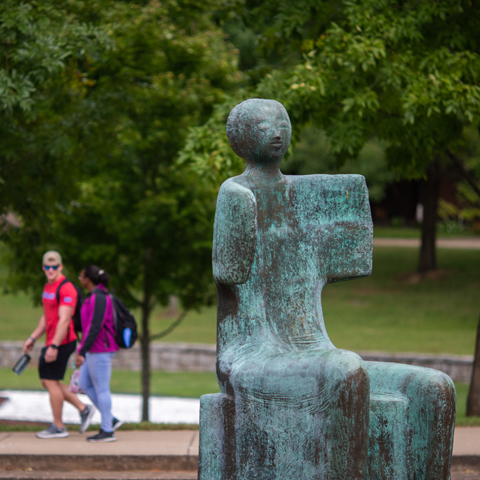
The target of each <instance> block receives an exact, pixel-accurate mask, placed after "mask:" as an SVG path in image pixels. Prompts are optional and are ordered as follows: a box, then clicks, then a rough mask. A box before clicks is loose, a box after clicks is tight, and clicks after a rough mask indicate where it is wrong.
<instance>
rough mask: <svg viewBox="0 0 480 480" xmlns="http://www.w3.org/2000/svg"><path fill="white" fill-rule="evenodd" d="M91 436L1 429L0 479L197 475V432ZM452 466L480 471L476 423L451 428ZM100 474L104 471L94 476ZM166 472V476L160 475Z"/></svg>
mask: <svg viewBox="0 0 480 480" xmlns="http://www.w3.org/2000/svg"><path fill="white" fill-rule="evenodd" d="M89 434H91V433H87V434H83V435H80V434H78V433H77V432H72V433H71V434H70V436H69V437H68V438H62V439H50V440H40V439H37V438H36V437H35V434H34V433H30V432H29V433H25V432H13V433H12V432H2V433H0V479H4V478H13V477H12V476H11V474H12V471H17V472H23V473H22V475H23V476H18V475H17V477H15V478H37V477H35V473H34V472H35V471H37V472H40V471H42V472H45V471H49V472H52V473H51V474H50V477H51V478H60V477H59V475H60V472H70V473H72V472H80V473H81V472H88V471H90V472H93V471H95V472H96V473H95V478H127V477H122V476H121V475H118V473H119V472H124V473H125V472H133V473H135V472H137V474H139V475H140V477H135V476H134V475H132V473H130V474H129V475H128V478H145V479H146V478H158V479H160V478H169V479H170V478H172V479H173V478H181V479H194V478H196V470H197V465H198V431H195V430H183V431H155V432H151V431H125V432H122V431H121V429H120V431H118V432H116V435H117V438H118V441H117V442H112V443H101V444H95V443H93V444H92V443H88V442H87V441H86V440H85V439H86V437H87V435H89ZM454 468H457V469H458V468H463V469H464V470H465V471H467V472H468V471H469V470H468V469H471V472H472V473H473V472H474V471H475V472H479V471H480V427H458V428H456V429H455V437H454V446H453V462H452V470H453V469H454ZM9 472H10V473H9ZM53 472H57V473H56V474H54V473H53ZM98 472H101V473H102V474H101V475H99V474H98V475H97V473H98ZM109 472H115V475H113V476H112V473H109ZM141 472H144V473H141ZM148 472H151V475H150V473H148ZM152 472H153V473H152ZM147 473H148V475H147ZM72 474H73V473H72ZM164 474H165V475H167V474H168V475H167V476H164V477H162V476H161V475H164ZM9 475H10V476H9ZM62 475H63V476H62V477H61V478H68V475H67V474H65V473H62ZM66 475H67V476H66ZM82 475H83V474H82ZM85 475H86V476H85V478H91V477H88V475H87V473H85ZM102 475H103V476H102ZM109 475H110V476H109ZM149 475H150V476H149ZM175 475H178V476H177V477H175ZM75 478H83V477H82V476H81V475H80V476H79V475H76V476H75ZM469 478H472V480H473V478H474V477H469Z"/></svg>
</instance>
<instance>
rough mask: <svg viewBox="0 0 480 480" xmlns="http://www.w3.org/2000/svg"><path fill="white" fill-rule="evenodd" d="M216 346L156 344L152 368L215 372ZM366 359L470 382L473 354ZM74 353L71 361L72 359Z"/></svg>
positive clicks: (5, 358)
mask: <svg viewBox="0 0 480 480" xmlns="http://www.w3.org/2000/svg"><path fill="white" fill-rule="evenodd" d="M22 346H23V342H0V367H2V368H12V367H13V365H15V362H16V361H17V360H18V359H19V358H20V356H21V355H22ZM40 348H41V345H35V348H34V350H33V353H32V354H31V355H32V362H31V364H32V366H35V365H36V363H37V359H38V355H39V353H40ZM215 353H216V348H215V345H204V344H196V343H154V344H152V347H151V350H150V362H151V367H152V370H166V371H197V372H214V371H215ZM357 353H358V354H359V355H360V356H361V357H362V358H363V359H364V360H367V361H376V362H393V363H406V364H409V365H417V366H420V367H428V368H435V369H437V370H440V371H442V372H445V373H446V374H447V375H449V376H450V377H451V378H452V380H454V381H456V382H467V383H469V382H470V379H471V376H472V367H473V356H471V355H423V354H417V353H388V352H357ZM73 358H74V357H73V356H72V360H73ZM113 367H114V368H116V369H120V370H135V371H139V370H140V367H141V359H140V346H139V345H136V346H135V347H133V348H132V349H131V350H121V351H120V352H119V353H118V354H117V355H116V356H115V359H114V363H113Z"/></svg>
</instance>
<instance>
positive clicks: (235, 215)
mask: <svg viewBox="0 0 480 480" xmlns="http://www.w3.org/2000/svg"><path fill="white" fill-rule="evenodd" d="M256 241H257V204H256V200H255V196H254V194H253V192H252V191H251V190H249V189H248V188H246V187H244V186H243V185H241V184H240V183H238V182H236V181H235V178H231V179H228V180H227V181H225V182H224V183H223V184H222V186H221V187H220V191H219V193H218V198H217V210H216V212H215V226H214V234H213V258H212V260H213V275H214V277H215V280H216V281H218V282H220V283H223V284H226V285H232V284H241V283H245V282H246V281H247V279H248V277H249V275H250V269H251V266H252V262H253V258H254V255H255V247H256Z"/></svg>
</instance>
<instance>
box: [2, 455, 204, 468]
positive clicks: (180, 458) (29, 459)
mask: <svg viewBox="0 0 480 480" xmlns="http://www.w3.org/2000/svg"><path fill="white" fill-rule="evenodd" d="M26 469H32V470H31V471H53V472H73V471H77V472H85V471H97V472H98V471H100V472H133V471H152V470H156V471H162V472H178V471H183V472H196V471H197V469H198V457H197V456H196V455H195V456H194V455H31V454H13V455H11V454H9V455H0V471H1V470H26Z"/></svg>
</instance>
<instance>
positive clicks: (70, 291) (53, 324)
mask: <svg viewBox="0 0 480 480" xmlns="http://www.w3.org/2000/svg"><path fill="white" fill-rule="evenodd" d="M64 279H65V276H64V275H60V277H59V278H58V280H57V281H55V282H54V283H47V284H45V287H44V289H43V294H42V303H43V313H44V315H45V323H46V327H47V332H46V336H47V339H46V342H45V345H50V344H51V343H52V342H53V337H54V336H55V330H56V329H57V324H58V319H59V317H58V307H60V306H61V305H65V306H67V307H72V308H73V311H75V305H76V304H77V291H76V290H75V287H74V286H73V285H72V283H71V282H68V283H65V284H64V285H62V288H61V289H60V302H59V303H57V290H58V287H59V285H60V284H61V283H62V281H63V280H64ZM72 313H73V312H72ZM76 339H77V335H76V334H75V330H74V328H73V321H71V322H70V324H69V326H68V330H67V334H66V335H65V338H64V339H63V342H62V343H61V344H60V345H65V344H66V343H69V342H73V340H76Z"/></svg>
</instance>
